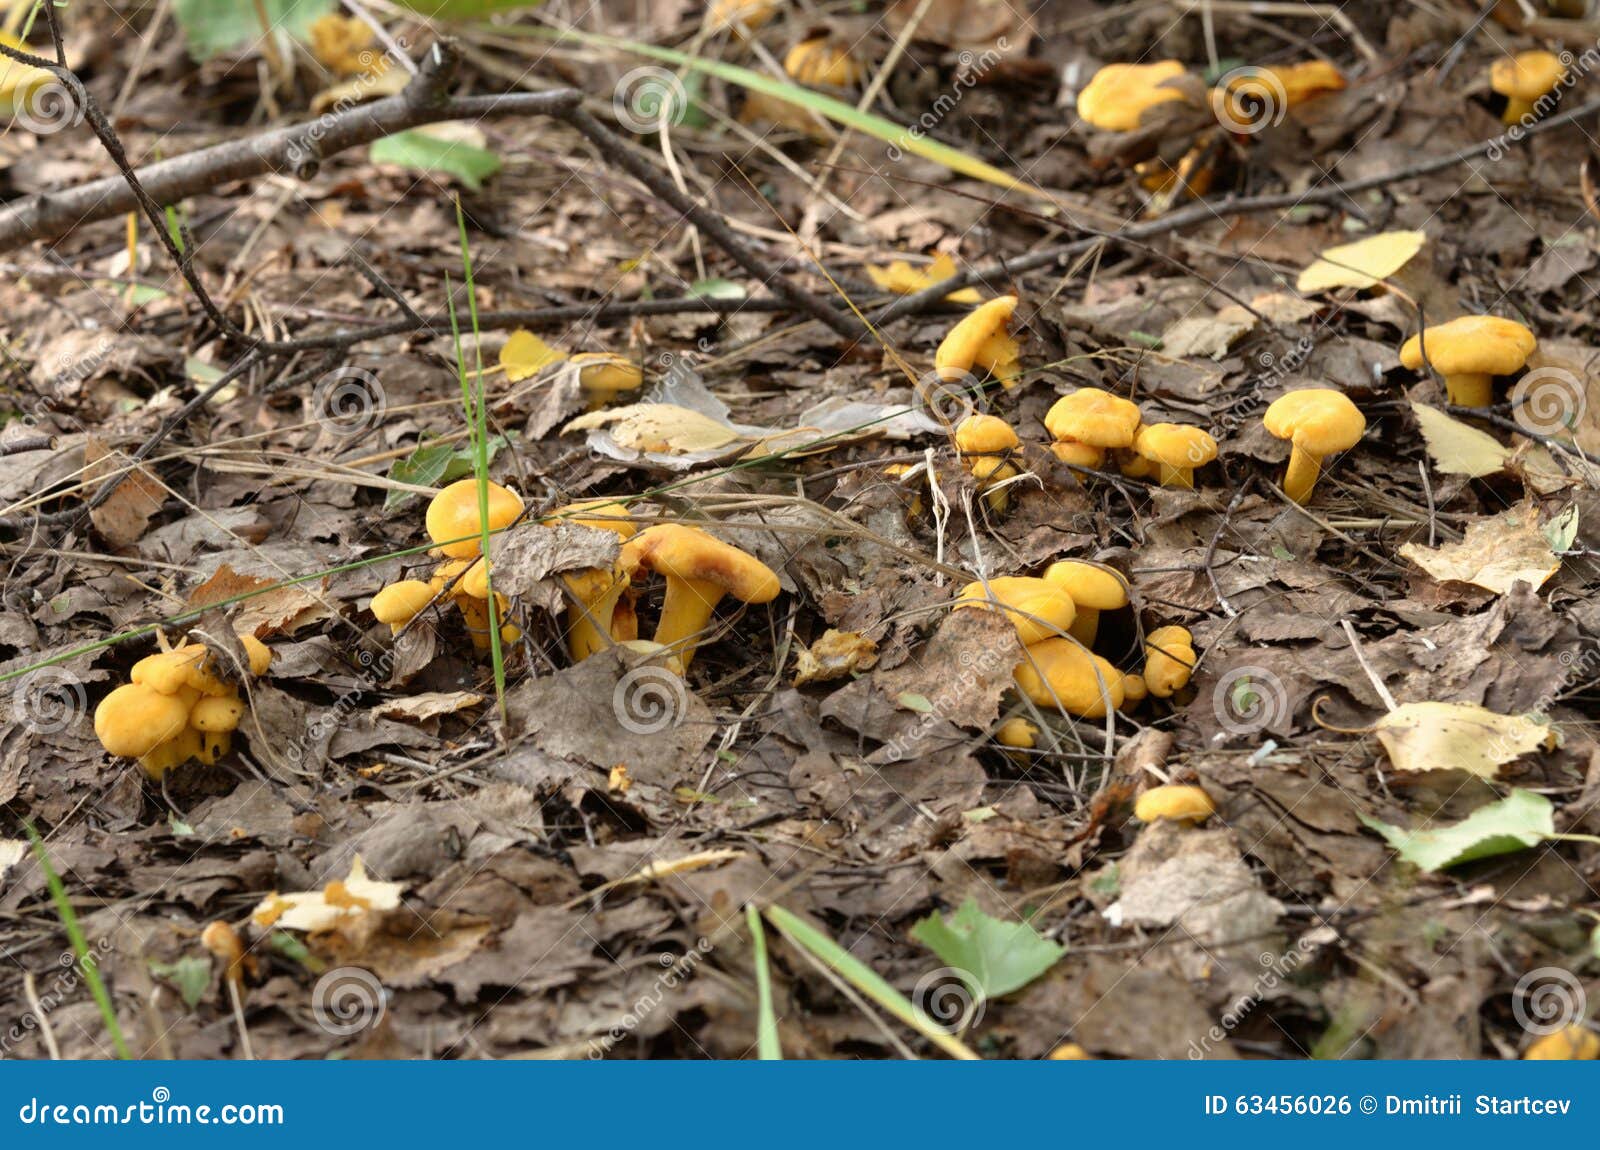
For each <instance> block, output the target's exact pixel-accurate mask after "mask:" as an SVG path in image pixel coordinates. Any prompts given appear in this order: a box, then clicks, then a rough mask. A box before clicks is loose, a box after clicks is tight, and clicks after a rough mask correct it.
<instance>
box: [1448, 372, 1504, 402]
mask: <svg viewBox="0 0 1600 1150" xmlns="http://www.w3.org/2000/svg"><path fill="white" fill-rule="evenodd" d="M1493 385H1494V376H1492V375H1490V374H1488V373H1487V372H1478V371H1474V372H1468V373H1465V374H1463V375H1447V376H1445V377H1444V386H1445V390H1446V391H1448V392H1449V393H1450V402H1451V403H1453V404H1455V405H1456V406H1458V407H1488V406H1489V405H1490V404H1491V403H1493V402H1494V389H1493Z"/></svg>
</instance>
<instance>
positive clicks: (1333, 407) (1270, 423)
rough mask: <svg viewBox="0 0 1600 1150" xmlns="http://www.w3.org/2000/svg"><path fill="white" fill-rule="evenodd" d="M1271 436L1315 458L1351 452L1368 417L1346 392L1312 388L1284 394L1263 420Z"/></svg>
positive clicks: (1362, 432)
mask: <svg viewBox="0 0 1600 1150" xmlns="http://www.w3.org/2000/svg"><path fill="white" fill-rule="evenodd" d="M1261 422H1262V424H1263V425H1264V426H1265V427H1266V429H1267V432H1268V434H1270V435H1275V436H1277V437H1278V438H1279V439H1287V440H1289V441H1291V442H1292V443H1293V444H1294V445H1295V446H1296V447H1298V448H1299V449H1300V450H1302V451H1309V452H1310V453H1311V454H1312V455H1315V456H1319V457H1320V456H1324V455H1332V454H1333V453H1334V452H1336V451H1348V450H1350V448H1352V447H1354V446H1355V445H1356V444H1357V443H1360V442H1361V436H1362V435H1363V434H1364V433H1365V432H1366V430H1367V417H1366V416H1364V415H1362V414H1361V409H1360V408H1358V407H1357V406H1356V405H1355V404H1353V403H1351V402H1350V398H1349V396H1347V395H1345V394H1344V392H1342V391H1334V390H1333V389H1332V388H1328V387H1312V388H1307V389H1306V390H1304V391H1291V392H1289V394H1287V395H1280V396H1279V397H1278V398H1277V399H1275V400H1273V401H1272V403H1271V405H1270V406H1269V407H1268V408H1267V410H1266V414H1264V415H1263V416H1262V417H1261Z"/></svg>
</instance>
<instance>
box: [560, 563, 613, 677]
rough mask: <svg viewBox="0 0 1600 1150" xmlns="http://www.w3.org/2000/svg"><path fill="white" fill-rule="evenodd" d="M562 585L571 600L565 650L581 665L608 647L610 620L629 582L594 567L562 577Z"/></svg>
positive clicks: (610, 638)
mask: <svg viewBox="0 0 1600 1150" xmlns="http://www.w3.org/2000/svg"><path fill="white" fill-rule="evenodd" d="M562 582H564V583H565V584H566V585H567V590H568V591H569V592H571V594H572V599H573V605H572V606H571V607H569V608H568V609H567V615H568V619H569V622H568V624H567V649H568V650H570V651H571V652H572V658H573V660H574V661H575V662H582V661H583V660H584V659H587V658H588V657H589V656H590V655H594V654H597V653H599V652H601V651H604V650H605V649H606V648H607V647H609V646H611V644H612V642H613V640H612V637H611V633H612V618H613V615H614V613H615V611H616V608H617V600H618V599H620V598H621V597H622V592H623V590H624V589H625V588H626V587H627V586H628V579H627V576H625V575H620V574H614V573H612V572H610V571H603V570H601V569H600V568H598V567H596V568H594V569H592V570H589V571H583V572H580V573H578V574H575V575H564V576H562Z"/></svg>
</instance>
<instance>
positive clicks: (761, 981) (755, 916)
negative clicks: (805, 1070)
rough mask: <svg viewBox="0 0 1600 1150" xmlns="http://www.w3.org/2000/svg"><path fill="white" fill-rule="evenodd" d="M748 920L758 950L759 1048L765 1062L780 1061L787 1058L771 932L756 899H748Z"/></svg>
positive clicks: (746, 915) (746, 910)
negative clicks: (770, 955)
mask: <svg viewBox="0 0 1600 1150" xmlns="http://www.w3.org/2000/svg"><path fill="white" fill-rule="evenodd" d="M744 921H745V923H746V925H748V926H749V927H750V945H751V948H752V949H753V950H754V952H755V967H756V1050H757V1052H758V1053H759V1055H760V1057H761V1060H762V1061H763V1062H777V1061H781V1060H782V1058H783V1047H782V1046H780V1045H779V1043H778V1015H777V1013H776V1012H775V1011H774V1010H773V1009H772V971H771V970H770V969H768V967H767V932H766V930H765V929H764V928H763V927H762V925H761V915H760V913H759V912H758V911H757V910H756V905H755V903H753V902H751V903H745V907H744Z"/></svg>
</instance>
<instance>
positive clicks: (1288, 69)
mask: <svg viewBox="0 0 1600 1150" xmlns="http://www.w3.org/2000/svg"><path fill="white" fill-rule="evenodd" d="M1262 71H1264V72H1269V73H1271V75H1272V77H1273V78H1274V79H1275V80H1277V81H1278V83H1280V84H1282V85H1283V92H1284V95H1285V96H1286V97H1287V98H1288V103H1289V107H1291V108H1292V107H1294V106H1295V105H1296V104H1303V103H1304V102H1305V101H1307V100H1310V99H1312V98H1314V97H1316V96H1320V95H1322V94H1323V93H1324V92H1341V91H1343V90H1344V88H1345V78H1344V73H1343V72H1341V71H1339V69H1338V68H1336V67H1334V66H1333V65H1332V64H1330V63H1328V61H1326V60H1307V61H1305V62H1304V63H1302V64H1287V65H1281V66H1279V67H1276V68H1263V69H1262Z"/></svg>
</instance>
